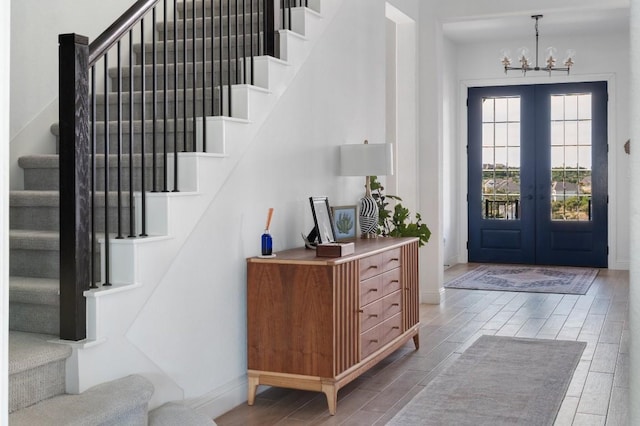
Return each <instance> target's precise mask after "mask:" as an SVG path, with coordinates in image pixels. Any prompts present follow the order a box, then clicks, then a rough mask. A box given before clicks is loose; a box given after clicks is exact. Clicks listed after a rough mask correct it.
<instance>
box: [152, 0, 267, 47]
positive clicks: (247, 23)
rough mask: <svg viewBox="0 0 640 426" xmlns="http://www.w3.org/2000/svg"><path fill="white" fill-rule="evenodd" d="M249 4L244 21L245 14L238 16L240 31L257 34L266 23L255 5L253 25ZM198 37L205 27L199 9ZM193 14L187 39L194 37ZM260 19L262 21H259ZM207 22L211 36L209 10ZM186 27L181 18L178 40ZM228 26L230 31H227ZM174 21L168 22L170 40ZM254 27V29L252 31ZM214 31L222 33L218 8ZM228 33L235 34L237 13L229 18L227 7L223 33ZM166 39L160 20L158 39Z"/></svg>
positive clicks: (197, 13)
mask: <svg viewBox="0 0 640 426" xmlns="http://www.w3.org/2000/svg"><path fill="white" fill-rule="evenodd" d="M248 6H249V5H248V4H247V8H246V14H245V15H244V22H242V20H243V14H242V13H240V15H239V16H238V25H237V28H238V33H240V34H242V30H243V29H244V32H245V34H250V33H253V34H255V35H256V36H257V35H258V34H259V33H260V31H261V30H262V28H263V26H264V23H263V22H262V19H263V18H262V15H258V13H256V12H255V7H254V12H253V26H252V25H251V24H252V22H251V14H250V13H249V7H248ZM196 15H197V16H196V21H195V22H196V38H198V37H202V31H203V30H202V29H203V25H202V24H203V20H202V10H201V9H198V10H197V11H196ZM192 18H193V17H192V15H191V14H189V16H188V17H187V19H186V26H187V37H186V38H187V39H192V38H193V22H194V21H193V19H192ZM259 20H260V21H259ZM229 21H231V26H230V27H229ZM204 24H205V28H206V30H207V34H206V35H207V37H211V17H210V16H209V13H208V10H207V18H206V20H205V21H204ZM184 27H185V21H184V20H183V19H182V18H181V19H179V20H178V22H177V25H176V38H177V39H178V40H182V39H183V38H185V37H184ZM227 27H229V28H228V31H227ZM173 28H174V25H173V22H167V39H169V40H173ZM252 29H253V31H252ZM213 32H214V35H215V36H216V37H217V36H218V35H219V34H220V16H219V11H218V10H216V16H215V19H214V21H213ZM227 33H230V34H231V35H235V33H236V18H235V14H233V15H232V16H231V19H230V20H229V19H227V15H226V9H225V15H224V16H223V17H222V35H223V36H226V35H227ZM163 39H164V24H163V23H162V22H159V23H157V24H156V40H163Z"/></svg>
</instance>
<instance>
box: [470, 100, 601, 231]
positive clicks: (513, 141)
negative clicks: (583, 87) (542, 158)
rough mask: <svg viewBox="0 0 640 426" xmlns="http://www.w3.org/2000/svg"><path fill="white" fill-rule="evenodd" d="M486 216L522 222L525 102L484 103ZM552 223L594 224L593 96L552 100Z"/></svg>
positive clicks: (483, 211)
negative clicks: (522, 112) (522, 111)
mask: <svg viewBox="0 0 640 426" xmlns="http://www.w3.org/2000/svg"><path fill="white" fill-rule="evenodd" d="M482 121H483V123H482V126H483V135H482V144H483V148H482V207H481V208H482V215H483V218H485V219H503V220H517V219H519V217H520V214H521V213H520V199H521V198H520V193H521V189H520V188H521V186H520V184H521V182H520V160H521V159H520V98H519V97H496V98H485V99H484V100H483V111H482ZM550 128H551V135H550V138H551V149H550V165H551V187H550V188H549V189H550V200H551V203H550V205H551V211H550V214H551V219H552V220H565V221H588V220H591V95H590V94H565V95H554V96H552V97H551V123H550Z"/></svg>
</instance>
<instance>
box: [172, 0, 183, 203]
mask: <svg viewBox="0 0 640 426" xmlns="http://www.w3.org/2000/svg"><path fill="white" fill-rule="evenodd" d="M173 50H174V54H173V92H174V98H176V99H177V97H178V0H173ZM185 74H186V72H185ZM172 192H178V102H174V103H173V191H172Z"/></svg>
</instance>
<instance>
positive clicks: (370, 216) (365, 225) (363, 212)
mask: <svg viewBox="0 0 640 426" xmlns="http://www.w3.org/2000/svg"><path fill="white" fill-rule="evenodd" d="M377 227H378V205H377V204H376V200H374V199H373V197H371V196H370V195H367V196H364V197H362V199H361V200H360V231H361V232H362V234H363V235H366V234H375V233H376V229H377Z"/></svg>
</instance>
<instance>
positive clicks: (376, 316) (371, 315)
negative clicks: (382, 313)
mask: <svg viewBox="0 0 640 426" xmlns="http://www.w3.org/2000/svg"><path fill="white" fill-rule="evenodd" d="M369 318H378V314H369Z"/></svg>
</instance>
